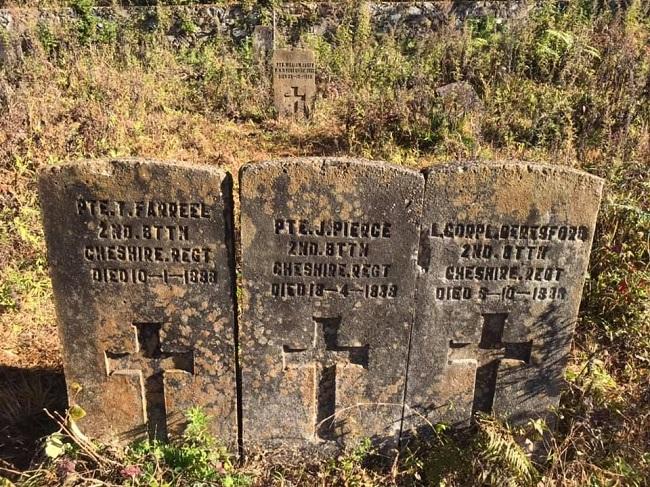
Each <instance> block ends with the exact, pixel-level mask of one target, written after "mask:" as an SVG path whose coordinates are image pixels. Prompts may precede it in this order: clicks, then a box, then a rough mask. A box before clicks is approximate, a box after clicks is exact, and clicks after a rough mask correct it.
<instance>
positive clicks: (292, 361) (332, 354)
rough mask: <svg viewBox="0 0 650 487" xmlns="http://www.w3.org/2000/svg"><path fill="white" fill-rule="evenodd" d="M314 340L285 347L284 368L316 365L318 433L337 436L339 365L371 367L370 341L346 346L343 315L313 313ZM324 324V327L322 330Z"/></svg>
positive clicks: (321, 436)
mask: <svg viewBox="0 0 650 487" xmlns="http://www.w3.org/2000/svg"><path fill="white" fill-rule="evenodd" d="M313 320H314V340H313V343H312V346H311V347H310V348H291V347H289V346H287V345H284V346H283V347H282V352H283V354H282V359H283V362H284V369H287V368H289V367H313V368H314V390H315V393H316V398H315V401H314V405H315V416H316V427H315V435H316V436H318V437H319V438H321V439H323V440H333V439H334V425H335V422H334V415H335V412H336V367H337V365H347V364H354V365H360V366H361V367H363V368H368V345H364V346H343V345H339V344H338V330H339V327H340V325H341V317H340V316H338V317H334V318H318V317H314V318H313ZM319 327H322V331H321V330H319Z"/></svg>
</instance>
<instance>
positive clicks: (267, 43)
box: [252, 25, 273, 64]
mask: <svg viewBox="0 0 650 487" xmlns="http://www.w3.org/2000/svg"><path fill="white" fill-rule="evenodd" d="M252 44H253V57H254V59H255V61H256V62H257V63H258V64H267V63H268V61H269V58H270V54H271V51H272V50H273V28H272V27H268V26H266V25H256V26H255V29H253V42H252Z"/></svg>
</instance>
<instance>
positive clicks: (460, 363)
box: [405, 163, 603, 433]
mask: <svg viewBox="0 0 650 487" xmlns="http://www.w3.org/2000/svg"><path fill="white" fill-rule="evenodd" d="M602 186H603V183H602V180H600V179H599V178H597V177H594V176H591V175H589V174H586V173H582V172H580V171H576V170H573V169H569V168H564V167H558V166H554V167H548V166H542V165H536V164H527V163H494V164H487V163H485V164H466V165H462V164H458V165H450V166H445V167H440V168H436V167H434V168H431V169H430V170H429V171H428V172H427V174H426V188H425V193H424V195H425V196H424V206H423V217H422V229H421V232H422V233H421V245H420V251H419V256H418V260H419V265H420V268H421V275H420V277H419V283H418V294H417V314H416V320H415V327H414V331H413V336H412V340H411V343H412V346H411V358H410V365H409V375H408V392H407V396H406V404H407V407H406V411H405V412H406V421H405V424H406V426H408V428H406V429H410V430H414V429H418V428H422V432H425V433H426V431H427V429H428V426H427V424H428V423H438V422H445V423H448V424H454V425H463V424H467V423H468V421H469V420H470V418H471V417H472V414H473V413H477V412H484V413H494V414H496V415H498V416H501V417H503V418H505V419H507V420H509V421H510V422H512V423H515V424H516V423H521V422H525V421H526V420H528V419H531V418H538V417H542V418H547V419H551V416H550V415H549V414H548V412H549V410H550V409H551V408H552V407H553V406H556V405H557V404H558V400H559V394H560V390H561V385H562V381H563V374H564V369H565V364H566V361H567V357H568V354H569V348H570V342H571V338H572V334H573V330H574V325H575V321H576V319H577V314H578V307H579V305H580V296H581V293H582V286H583V282H584V278H585V272H586V268H587V262H588V258H589V251H590V247H591V242H592V239H593V235H594V227H595V223H596V215H597V212H598V207H599V203H600V197H601V191H602Z"/></svg>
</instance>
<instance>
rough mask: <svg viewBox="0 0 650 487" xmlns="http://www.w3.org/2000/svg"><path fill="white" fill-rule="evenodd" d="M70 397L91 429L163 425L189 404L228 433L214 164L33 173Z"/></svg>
mask: <svg viewBox="0 0 650 487" xmlns="http://www.w3.org/2000/svg"><path fill="white" fill-rule="evenodd" d="M39 189H40V197H41V206H42V209H43V222H44V227H45V234H46V240H47V244H48V254H49V260H50V271H51V276H52V283H53V288H54V297H55V302H56V309H57V315H58V320H59V330H60V336H61V342H62V347H63V360H64V369H65V375H66V382H67V384H68V391H69V400H70V403H71V404H77V405H79V406H81V407H82V408H83V409H84V410H85V411H86V412H87V415H86V416H85V417H84V418H83V419H82V420H81V423H80V426H81V427H82V429H83V430H84V431H85V432H86V433H88V434H90V435H92V436H93V437H97V438H102V439H111V438H117V439H119V440H123V441H127V440H129V441H130V440H133V439H137V438H142V437H145V438H146V437H149V438H156V439H163V440H164V439H166V438H167V437H168V435H169V434H177V433H179V432H180V431H182V427H183V423H184V421H183V420H184V413H185V412H186V411H187V410H188V409H189V408H191V407H193V406H200V407H201V408H203V410H204V411H205V412H206V413H207V414H208V415H209V416H210V417H211V422H210V429H211V431H212V432H213V433H214V434H215V435H217V436H218V437H219V438H221V439H223V440H224V441H225V442H226V443H228V444H230V445H233V444H234V443H235V442H236V437H237V418H236V416H237V412H236V385H235V346H234V343H235V342H234V317H233V316H234V297H233V294H234V293H233V269H234V264H233V256H232V235H231V232H232V220H231V219H232V204H231V199H232V193H231V178H230V175H229V174H227V173H225V172H223V171H221V170H219V169H216V168H211V167H196V166H195V167H191V166H182V165H177V164H171V163H161V162H152V161H137V160H126V161H123V160H111V161H96V162H85V163H79V164H69V165H62V166H55V167H51V168H48V169H46V170H45V171H44V172H43V173H42V174H41V177H40V188H39Z"/></svg>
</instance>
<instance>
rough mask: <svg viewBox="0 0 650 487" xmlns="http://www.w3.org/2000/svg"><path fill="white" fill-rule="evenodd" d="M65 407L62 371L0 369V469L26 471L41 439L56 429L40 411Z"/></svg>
mask: <svg viewBox="0 0 650 487" xmlns="http://www.w3.org/2000/svg"><path fill="white" fill-rule="evenodd" d="M66 407H67V395H66V388H65V380H64V378H63V371H62V370H60V369H21V368H16V367H6V366H0V468H2V467H4V468H8V469H16V470H22V469H25V468H28V467H29V465H30V463H31V461H32V460H33V459H34V456H35V454H36V452H37V451H38V449H39V445H40V443H41V440H42V438H43V437H45V436H47V435H49V434H50V433H52V432H54V431H56V429H57V426H56V424H55V423H54V421H53V420H52V419H51V418H50V417H49V416H48V415H47V414H46V413H45V411H44V410H45V409H47V410H48V411H50V412H53V411H59V412H61V413H63V412H64V410H65V408H66Z"/></svg>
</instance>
